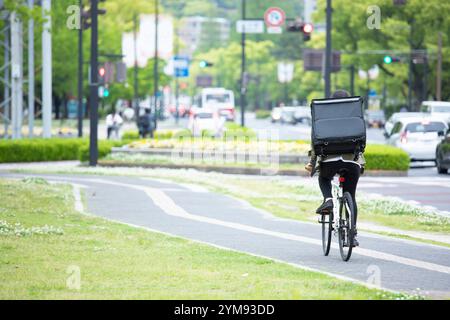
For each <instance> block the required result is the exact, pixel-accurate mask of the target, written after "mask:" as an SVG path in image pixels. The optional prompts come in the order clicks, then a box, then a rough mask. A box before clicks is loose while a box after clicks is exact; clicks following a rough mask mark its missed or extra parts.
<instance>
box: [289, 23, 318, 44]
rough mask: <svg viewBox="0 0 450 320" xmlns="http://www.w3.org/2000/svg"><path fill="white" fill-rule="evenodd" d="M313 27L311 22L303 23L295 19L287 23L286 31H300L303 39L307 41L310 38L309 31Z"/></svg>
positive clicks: (310, 31)
mask: <svg viewBox="0 0 450 320" xmlns="http://www.w3.org/2000/svg"><path fill="white" fill-rule="evenodd" d="M313 29H314V27H313V25H312V24H311V23H304V22H302V21H301V20H295V21H292V22H290V23H288V25H287V31H288V32H302V33H303V41H309V40H310V39H311V33H312V31H313Z"/></svg>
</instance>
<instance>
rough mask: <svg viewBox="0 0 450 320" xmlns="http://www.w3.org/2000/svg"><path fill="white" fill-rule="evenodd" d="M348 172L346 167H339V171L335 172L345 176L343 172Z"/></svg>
mask: <svg viewBox="0 0 450 320" xmlns="http://www.w3.org/2000/svg"><path fill="white" fill-rule="evenodd" d="M347 172H348V170H347V169H339V171H338V172H337V174H338V175H339V176H341V177H342V176H345V174H346V173H347Z"/></svg>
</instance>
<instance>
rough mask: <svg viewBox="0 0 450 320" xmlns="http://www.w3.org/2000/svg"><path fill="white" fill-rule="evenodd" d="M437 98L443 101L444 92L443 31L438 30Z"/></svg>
mask: <svg viewBox="0 0 450 320" xmlns="http://www.w3.org/2000/svg"><path fill="white" fill-rule="evenodd" d="M436 68H437V69H436V100H437V101H441V99H442V97H441V92H442V79H441V77H442V32H440V31H439V32H438V56H437V67H436Z"/></svg>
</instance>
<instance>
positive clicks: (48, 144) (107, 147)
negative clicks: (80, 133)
mask: <svg viewBox="0 0 450 320" xmlns="http://www.w3.org/2000/svg"><path fill="white" fill-rule="evenodd" d="M125 143H126V141H107V140H100V141H99V147H98V148H99V158H101V157H104V156H106V155H107V154H109V153H110V152H111V148H112V147H118V146H122V145H124V144H125ZM77 159H80V160H82V161H85V160H87V159H89V142H88V140H87V139H78V138H76V139H61V138H52V139H23V140H1V141H0V163H13V162H39V161H62V160H77Z"/></svg>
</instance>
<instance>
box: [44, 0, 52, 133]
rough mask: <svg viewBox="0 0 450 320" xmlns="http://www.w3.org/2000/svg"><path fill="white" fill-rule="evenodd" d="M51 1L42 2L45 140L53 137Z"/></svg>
mask: <svg viewBox="0 0 450 320" xmlns="http://www.w3.org/2000/svg"><path fill="white" fill-rule="evenodd" d="M51 7H52V6H51V0H42V13H43V16H44V18H45V22H44V26H43V30H42V124H43V136H44V138H50V137H51V135H52V35H51V33H50V30H51V26H52V23H51V15H50V11H51Z"/></svg>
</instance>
